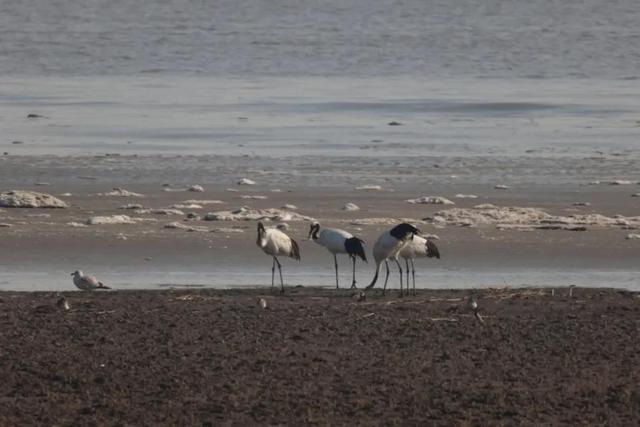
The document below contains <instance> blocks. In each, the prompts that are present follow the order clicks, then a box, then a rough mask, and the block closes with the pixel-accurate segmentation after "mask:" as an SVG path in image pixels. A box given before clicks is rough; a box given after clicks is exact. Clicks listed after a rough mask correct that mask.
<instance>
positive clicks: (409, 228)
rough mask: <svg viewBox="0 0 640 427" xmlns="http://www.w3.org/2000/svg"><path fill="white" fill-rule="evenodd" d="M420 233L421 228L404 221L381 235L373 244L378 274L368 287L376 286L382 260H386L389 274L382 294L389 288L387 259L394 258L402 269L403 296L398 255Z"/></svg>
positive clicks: (386, 264) (387, 264)
mask: <svg viewBox="0 0 640 427" xmlns="http://www.w3.org/2000/svg"><path fill="white" fill-rule="evenodd" d="M418 233H420V230H418V229H417V228H415V227H414V226H413V225H411V224H407V223H402V224H399V225H396V226H395V227H393V228H392V229H391V230H387V231H385V232H384V233H382V234H381V235H380V237H378V240H377V241H376V243H375V245H373V258H374V259H375V261H376V274H375V276H373V280H372V281H371V283H370V284H369V286H367V287H366V289H371V288H373V287H374V286H375V284H376V281H377V280H378V274H379V273H380V267H381V265H382V261H384V264H385V266H386V267H387V276H386V277H385V279H384V288H383V289H382V295H384V293H385V291H386V290H387V281H388V280H389V263H388V262H387V260H393V261H395V262H396V264H397V265H398V270H399V271H400V295H401V296H402V266H401V265H400V262H398V255H399V254H400V251H401V250H402V248H403V247H404V246H405V245H406V244H407V243H408V242H409V241H411V240H412V239H413V237H414V236H415V235H416V234H418ZM407 286H408V284H407Z"/></svg>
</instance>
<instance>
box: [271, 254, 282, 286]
mask: <svg viewBox="0 0 640 427" xmlns="http://www.w3.org/2000/svg"><path fill="white" fill-rule="evenodd" d="M273 259H275V260H276V264H278V271H279V272H280V292H282V293H284V281H283V280H282V266H281V265H280V261H278V258H276V257H273Z"/></svg>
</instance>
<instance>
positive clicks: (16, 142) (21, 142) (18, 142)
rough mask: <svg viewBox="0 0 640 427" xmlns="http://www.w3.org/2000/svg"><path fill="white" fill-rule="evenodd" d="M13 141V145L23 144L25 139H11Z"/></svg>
mask: <svg viewBox="0 0 640 427" xmlns="http://www.w3.org/2000/svg"><path fill="white" fill-rule="evenodd" d="M11 143H12V144H13V145H21V144H24V142H23V141H11Z"/></svg>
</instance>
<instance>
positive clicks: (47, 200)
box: [0, 190, 69, 209]
mask: <svg viewBox="0 0 640 427" xmlns="http://www.w3.org/2000/svg"><path fill="white" fill-rule="evenodd" d="M0 207H3V208H58V209H59V208H68V207H69V205H68V204H67V203H66V202H64V201H62V200H60V199H58V198H56V197H54V196H52V195H50V194H45V193H37V192H35V191H21V190H9V191H5V192H3V193H0Z"/></svg>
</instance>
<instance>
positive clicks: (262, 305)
mask: <svg viewBox="0 0 640 427" xmlns="http://www.w3.org/2000/svg"><path fill="white" fill-rule="evenodd" d="M258 307H260V308H261V309H263V310H266V309H267V308H268V305H267V300H266V299H264V298H258Z"/></svg>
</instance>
